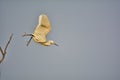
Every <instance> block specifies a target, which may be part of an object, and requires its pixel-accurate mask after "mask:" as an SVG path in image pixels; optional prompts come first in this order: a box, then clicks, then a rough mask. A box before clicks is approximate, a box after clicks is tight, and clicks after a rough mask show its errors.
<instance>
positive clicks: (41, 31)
mask: <svg viewBox="0 0 120 80" xmlns="http://www.w3.org/2000/svg"><path fill="white" fill-rule="evenodd" d="M50 31H51V25H50V21H49V19H48V17H47V15H45V14H42V15H40V16H39V23H38V25H37V27H36V28H35V30H34V32H33V33H32V34H27V33H24V34H23V37H24V36H31V38H30V39H29V41H28V42H27V46H28V45H29V44H30V41H31V39H32V38H33V40H34V41H35V42H37V43H40V44H42V45H44V46H50V45H56V46H58V44H56V43H55V42H54V41H53V40H47V39H46V37H47V35H48V33H49V32H50Z"/></svg>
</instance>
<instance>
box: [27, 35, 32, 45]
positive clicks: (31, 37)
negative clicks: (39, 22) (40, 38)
mask: <svg viewBox="0 0 120 80" xmlns="http://www.w3.org/2000/svg"><path fill="white" fill-rule="evenodd" d="M32 38H33V37H31V38H30V39H29V41H28V42H27V46H28V45H29V44H30V42H31V40H32Z"/></svg>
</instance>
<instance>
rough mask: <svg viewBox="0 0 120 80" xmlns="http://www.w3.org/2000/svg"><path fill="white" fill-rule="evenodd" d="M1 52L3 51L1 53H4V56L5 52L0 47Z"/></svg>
mask: <svg viewBox="0 0 120 80" xmlns="http://www.w3.org/2000/svg"><path fill="white" fill-rule="evenodd" d="M0 51H1V53H2V55H3V54H4V52H3V50H2V48H1V47H0Z"/></svg>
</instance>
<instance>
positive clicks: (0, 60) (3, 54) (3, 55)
mask: <svg viewBox="0 0 120 80" xmlns="http://www.w3.org/2000/svg"><path fill="white" fill-rule="evenodd" d="M12 37H13V33H12V34H11V36H10V38H9V40H8V42H7V44H6V46H5V49H4V52H3V50H2V48H1V47H0V51H1V53H2V59H0V64H1V63H2V61H3V60H4V58H5V54H6V50H7V48H8V45H9V44H10V41H11V39H12Z"/></svg>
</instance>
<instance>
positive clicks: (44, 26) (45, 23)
mask: <svg viewBox="0 0 120 80" xmlns="http://www.w3.org/2000/svg"><path fill="white" fill-rule="evenodd" d="M50 30H51V26H50V22H49V20H48V17H47V16H46V15H40V17H39V24H38V26H37V27H36V28H35V31H34V33H33V34H34V36H35V37H33V39H34V40H35V41H36V42H46V36H47V34H48V33H49V32H50Z"/></svg>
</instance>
